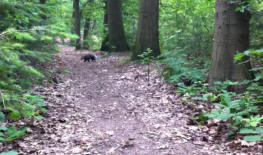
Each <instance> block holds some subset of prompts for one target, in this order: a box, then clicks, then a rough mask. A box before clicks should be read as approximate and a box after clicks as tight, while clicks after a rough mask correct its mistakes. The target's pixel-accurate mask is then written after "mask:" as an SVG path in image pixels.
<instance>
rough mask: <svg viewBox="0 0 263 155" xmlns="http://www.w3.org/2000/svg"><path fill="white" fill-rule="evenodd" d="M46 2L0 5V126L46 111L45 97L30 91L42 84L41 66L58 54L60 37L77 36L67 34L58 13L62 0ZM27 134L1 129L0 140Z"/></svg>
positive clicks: (5, 0)
mask: <svg viewBox="0 0 263 155" xmlns="http://www.w3.org/2000/svg"><path fill="white" fill-rule="evenodd" d="M46 2H47V3H46V4H39V1H18V0H2V1H1V2H0V73H1V74H0V123H2V122H9V121H10V120H18V119H23V118H26V117H27V118H29V120H32V119H41V118H42V116H41V114H43V113H46V112H47V109H46V108H45V107H46V105H45V104H44V103H43V98H42V97H40V96H36V95H32V94H31V93H30V88H31V87H32V86H33V85H34V84H41V82H42V81H43V79H44V75H43V74H42V71H43V70H41V69H42V67H41V66H43V64H44V63H45V62H46V61H49V60H51V57H52V56H53V55H54V54H55V52H56V51H57V47H56V40H57V38H58V37H60V38H61V39H65V38H71V39H74V37H75V36H74V35H71V34H70V33H68V32H69V30H70V29H69V27H68V26H67V23H66V22H64V21H63V20H60V19H61V18H58V17H64V16H66V15H63V14H61V12H59V11H61V10H63V11H65V9H66V8H64V7H63V6H60V7H59V6H58V5H60V4H62V3H63V1H58V0H52V1H49V0H47V1H46ZM67 11H68V10H67ZM64 20H65V19H64ZM65 21H66V20H65ZM25 131H26V130H25V129H17V128H16V127H15V126H11V127H5V126H1V127H0V140H1V141H2V142H7V141H12V140H15V139H17V138H19V137H20V136H23V135H24V134H25Z"/></svg>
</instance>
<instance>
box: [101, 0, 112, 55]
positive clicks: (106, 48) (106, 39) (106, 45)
mask: <svg viewBox="0 0 263 155" xmlns="http://www.w3.org/2000/svg"><path fill="white" fill-rule="evenodd" d="M104 3H105V7H104V11H105V13H104V22H103V24H104V35H105V37H104V39H103V41H102V44H101V48H100V50H101V51H109V49H110V48H109V31H108V11H107V0H104Z"/></svg>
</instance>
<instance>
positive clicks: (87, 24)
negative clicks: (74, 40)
mask: <svg viewBox="0 0 263 155" xmlns="http://www.w3.org/2000/svg"><path fill="white" fill-rule="evenodd" d="M92 2H93V0H88V4H90V5H91V3H92ZM87 16H88V17H87V18H86V20H85V25H84V32H83V48H84V49H89V43H88V40H87V38H88V35H89V31H90V22H91V18H90V14H88V15H87Z"/></svg>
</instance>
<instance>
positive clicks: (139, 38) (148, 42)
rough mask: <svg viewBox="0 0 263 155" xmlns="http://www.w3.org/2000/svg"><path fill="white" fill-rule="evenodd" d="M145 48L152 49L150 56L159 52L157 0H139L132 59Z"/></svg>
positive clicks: (136, 57)
mask: <svg viewBox="0 0 263 155" xmlns="http://www.w3.org/2000/svg"><path fill="white" fill-rule="evenodd" d="M147 48H150V49H151V50H152V53H151V55H152V56H158V55H160V54H161V52H160V46H159V0H140V9H139V22H138V28H137V34H136V44H135V51H134V52H133V55H132V59H133V60H136V59H139V57H138V55H140V54H141V53H143V52H145V51H146V49H147Z"/></svg>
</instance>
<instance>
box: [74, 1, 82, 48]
mask: <svg viewBox="0 0 263 155" xmlns="http://www.w3.org/2000/svg"><path fill="white" fill-rule="evenodd" d="M73 9H74V13H73V15H74V31H75V34H76V35H78V36H79V39H77V40H76V42H75V47H76V49H77V50H79V49H80V48H81V43H80V41H81V34H80V22H81V15H80V8H79V0H74V1H73Z"/></svg>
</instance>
